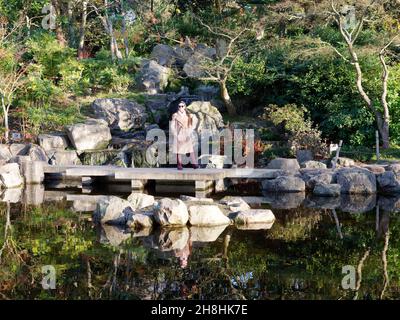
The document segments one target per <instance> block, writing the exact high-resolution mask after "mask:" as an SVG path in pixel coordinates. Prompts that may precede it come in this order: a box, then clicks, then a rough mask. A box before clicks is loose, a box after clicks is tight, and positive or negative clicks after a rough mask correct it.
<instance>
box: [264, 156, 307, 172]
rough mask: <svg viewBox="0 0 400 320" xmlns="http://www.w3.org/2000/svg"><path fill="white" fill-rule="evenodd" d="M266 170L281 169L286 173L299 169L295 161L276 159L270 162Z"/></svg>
mask: <svg viewBox="0 0 400 320" xmlns="http://www.w3.org/2000/svg"><path fill="white" fill-rule="evenodd" d="M267 169H281V170H287V171H297V170H299V169H300V166H299V163H298V162H297V159H286V158H276V159H273V160H271V161H270V163H268V165H267Z"/></svg>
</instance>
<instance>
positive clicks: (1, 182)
mask: <svg viewBox="0 0 400 320" xmlns="http://www.w3.org/2000/svg"><path fill="white" fill-rule="evenodd" d="M23 184H24V180H23V178H22V176H21V173H20V170H19V165H18V164H17V163H8V164H5V165H3V166H2V167H0V186H2V187H4V188H5V189H11V188H18V187H20V186H22V185H23Z"/></svg>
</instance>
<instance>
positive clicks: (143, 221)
mask: <svg viewBox="0 0 400 320" xmlns="http://www.w3.org/2000/svg"><path fill="white" fill-rule="evenodd" d="M153 220H154V215H153V212H152V211H139V212H135V214H134V215H133V216H132V217H131V219H130V220H128V222H127V225H128V227H130V228H133V229H147V228H151V227H152V226H153Z"/></svg>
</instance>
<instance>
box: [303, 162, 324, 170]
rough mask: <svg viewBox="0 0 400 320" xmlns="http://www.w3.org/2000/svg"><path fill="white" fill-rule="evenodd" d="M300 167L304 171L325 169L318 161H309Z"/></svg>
mask: <svg viewBox="0 0 400 320" xmlns="http://www.w3.org/2000/svg"><path fill="white" fill-rule="evenodd" d="M301 167H302V168H306V169H326V164H325V163H322V162H319V161H314V160H310V161H305V162H303V163H301Z"/></svg>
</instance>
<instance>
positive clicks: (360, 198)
mask: <svg viewBox="0 0 400 320" xmlns="http://www.w3.org/2000/svg"><path fill="white" fill-rule="evenodd" d="M375 205H376V194H370V195H361V194H357V195H355V194H354V195H353V194H342V195H341V197H340V210H341V211H343V212H350V213H364V212H368V211H371V210H372V209H373V208H374V207H375Z"/></svg>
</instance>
